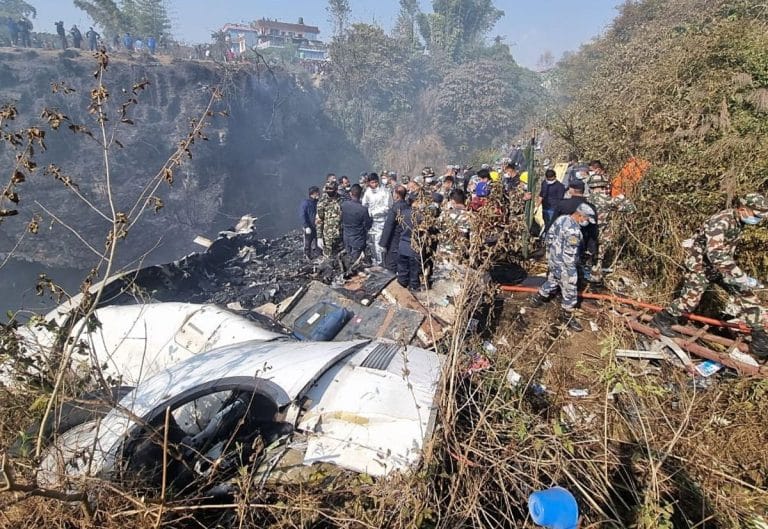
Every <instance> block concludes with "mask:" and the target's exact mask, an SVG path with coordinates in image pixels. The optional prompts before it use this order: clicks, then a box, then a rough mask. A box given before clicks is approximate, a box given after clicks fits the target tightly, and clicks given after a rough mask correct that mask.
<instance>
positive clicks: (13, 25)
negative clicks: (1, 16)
mask: <svg viewBox="0 0 768 529" xmlns="http://www.w3.org/2000/svg"><path fill="white" fill-rule="evenodd" d="M5 25H6V27H7V28H8V34H9V36H10V37H11V46H18V44H19V30H20V28H19V24H18V22H16V21H15V20H14V19H12V18H11V17H8V18H6V19H5Z"/></svg>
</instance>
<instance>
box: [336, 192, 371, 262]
mask: <svg viewBox="0 0 768 529" xmlns="http://www.w3.org/2000/svg"><path fill="white" fill-rule="evenodd" d="M362 191H363V188H362V187H360V186H359V185H358V184H354V185H353V186H352V187H351V188H350V190H349V197H350V200H345V201H344V202H342V203H341V226H342V233H343V234H344V248H345V249H346V251H347V258H348V259H349V263H350V265H352V264H354V263H355V262H356V261H357V260H358V259H359V258H360V256H361V255H362V253H363V252H364V251H365V245H366V242H367V241H368V230H370V229H371V226H372V225H373V221H372V220H371V216H370V215H369V214H368V208H366V207H365V206H363V205H362V204H361V203H360V195H361V194H362Z"/></svg>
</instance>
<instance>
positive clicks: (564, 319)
mask: <svg viewBox="0 0 768 529" xmlns="http://www.w3.org/2000/svg"><path fill="white" fill-rule="evenodd" d="M560 323H562V324H564V325H565V326H566V327H567V328H568V329H570V330H572V331H573V332H581V331H583V330H584V327H583V326H582V325H581V322H580V321H579V320H578V319H576V315H575V314H574V313H573V312H569V311H566V310H564V311H563V312H562V313H560Z"/></svg>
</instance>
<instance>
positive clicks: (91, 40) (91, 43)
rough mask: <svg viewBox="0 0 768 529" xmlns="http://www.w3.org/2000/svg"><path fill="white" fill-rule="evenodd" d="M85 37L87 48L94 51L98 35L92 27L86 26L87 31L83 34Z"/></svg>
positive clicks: (97, 42)
mask: <svg viewBox="0 0 768 529" xmlns="http://www.w3.org/2000/svg"><path fill="white" fill-rule="evenodd" d="M85 37H86V38H87V39H88V49H89V50H91V51H96V48H97V47H98V44H99V37H101V35H99V34H98V33H97V32H96V30H95V29H93V27H89V28H88V32H87V33H86V34H85Z"/></svg>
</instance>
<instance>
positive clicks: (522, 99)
mask: <svg viewBox="0 0 768 529" xmlns="http://www.w3.org/2000/svg"><path fill="white" fill-rule="evenodd" d="M536 90H537V88H536V85H535V76H534V75H532V74H531V73H530V72H528V71H527V70H525V69H523V68H520V67H519V66H517V65H516V64H515V63H514V61H499V60H491V59H481V60H479V61H468V62H465V63H462V64H460V65H458V66H457V67H456V68H454V69H453V71H452V72H451V77H450V82H445V83H442V84H441V85H440V86H439V88H438V92H437V109H436V110H437V112H436V116H437V119H438V127H439V128H440V130H441V131H443V135H444V137H445V141H446V142H447V144H448V145H449V146H450V147H452V149H453V150H454V152H459V153H463V154H464V155H467V154H470V153H471V152H472V151H474V150H476V149H480V148H483V147H487V146H488V145H492V144H493V143H494V142H495V141H496V140H497V139H498V138H500V137H505V136H507V135H510V134H514V133H515V132H517V130H518V129H519V128H520V126H521V125H524V124H525V123H526V121H527V119H528V116H529V115H530V114H531V113H532V111H533V108H534V104H535V101H536V97H535V94H536Z"/></svg>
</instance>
